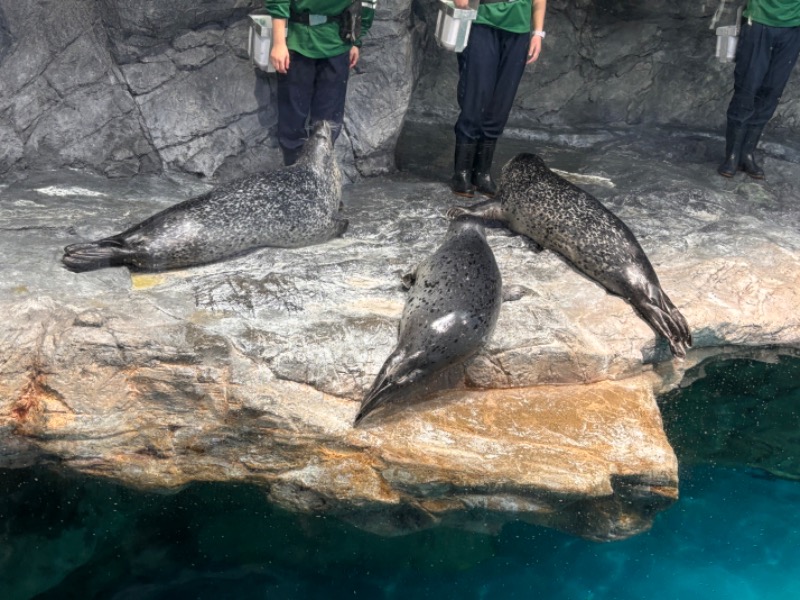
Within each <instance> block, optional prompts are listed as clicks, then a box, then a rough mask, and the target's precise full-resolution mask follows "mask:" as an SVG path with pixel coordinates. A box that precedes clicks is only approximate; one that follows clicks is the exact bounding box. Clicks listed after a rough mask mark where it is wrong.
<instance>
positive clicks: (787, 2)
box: [743, 0, 800, 27]
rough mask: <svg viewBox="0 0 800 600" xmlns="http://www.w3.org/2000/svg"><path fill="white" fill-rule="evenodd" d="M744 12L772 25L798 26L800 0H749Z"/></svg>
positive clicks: (760, 21)
mask: <svg viewBox="0 0 800 600" xmlns="http://www.w3.org/2000/svg"><path fill="white" fill-rule="evenodd" d="M743 14H744V16H745V17H746V18H748V19H752V20H753V21H755V22H756V23H761V24H762V25H769V26H770V27H798V26H800V0H749V2H748V3H747V9H745V11H744V13H743Z"/></svg>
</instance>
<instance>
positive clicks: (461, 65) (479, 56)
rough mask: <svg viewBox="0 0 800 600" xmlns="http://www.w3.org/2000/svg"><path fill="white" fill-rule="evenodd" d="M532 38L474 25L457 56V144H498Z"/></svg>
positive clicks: (527, 35)
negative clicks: (485, 141)
mask: <svg viewBox="0 0 800 600" xmlns="http://www.w3.org/2000/svg"><path fill="white" fill-rule="evenodd" d="M530 39H531V38H530V35H529V34H527V33H511V32H509V31H504V30H502V29H497V28H496V27H488V26H486V25H473V26H472V29H471V31H470V34H469V42H468V43H467V47H466V48H464V50H463V52H461V53H459V54H458V106H459V107H460V108H461V114H459V116H458V121H456V126H455V131H456V141H457V142H472V141H477V140H483V139H489V140H495V139H497V138H499V137H500V135H501V134H502V133H503V128H504V127H505V126H506V122H507V121H508V115H509V113H510V112H511V105H512V104H513V102H514V96H516V94H517V88H518V87H519V82H520V79H522V73H523V72H524V71H525V61H526V60H527V59H528V48H529V45H530Z"/></svg>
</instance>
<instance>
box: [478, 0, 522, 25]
mask: <svg viewBox="0 0 800 600" xmlns="http://www.w3.org/2000/svg"><path fill="white" fill-rule="evenodd" d="M532 1H533V0H509V1H508V2H492V3H491V4H481V5H480V7H479V8H478V18H477V19H475V21H474V22H475V24H476V25H488V26H489V27H497V28H498V29H504V30H505V31H510V32H511V33H530V31H531V12H532V10H533V6H532Z"/></svg>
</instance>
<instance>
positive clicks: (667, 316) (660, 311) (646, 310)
mask: <svg viewBox="0 0 800 600" xmlns="http://www.w3.org/2000/svg"><path fill="white" fill-rule="evenodd" d="M650 292H651V293H650V294H648V297H647V298H646V300H645V301H644V302H640V303H637V304H635V305H634V307H635V308H636V311H637V312H638V313H639V314H640V315H641V317H642V318H643V319H644V320H645V321H646V322H647V323H648V324H649V325H650V326H651V327H652V328H653V329H655V330H656V332H657V333H660V334H661V335H662V336H664V338H666V340H667V342H668V343H669V348H670V350H671V351H672V354H674V355H675V356H677V357H678V358H684V357H685V356H686V349H687V348H690V347H691V346H692V334H691V332H690V331H689V324H688V323H687V322H686V319H685V318H684V316H683V315H682V314H681V312H680V311H679V310H678V309H677V307H676V306H675V305H674V304H673V303H672V301H671V300H670V299H669V297H668V296H667V295H666V294H665V293H664V292H663V291H662V290H660V289H658V288H655V287H653V288H651V290H650Z"/></svg>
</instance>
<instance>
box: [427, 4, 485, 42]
mask: <svg viewBox="0 0 800 600" xmlns="http://www.w3.org/2000/svg"><path fill="white" fill-rule="evenodd" d="M478 4H479V0H470V3H469V8H465V9H464V8H456V7H455V5H454V4H453V2H452V1H451V0H440V1H439V14H438V15H437V16H436V34H435V35H436V43H437V44H439V46H440V47H442V48H444V49H445V50H450V51H451V52H461V51H462V50H463V49H464V48H466V47H467V42H468V41H469V31H470V29H471V28H472V22H473V21H474V20H475V19H476V18H477V16H478Z"/></svg>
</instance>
